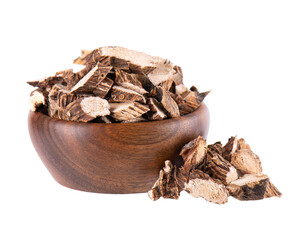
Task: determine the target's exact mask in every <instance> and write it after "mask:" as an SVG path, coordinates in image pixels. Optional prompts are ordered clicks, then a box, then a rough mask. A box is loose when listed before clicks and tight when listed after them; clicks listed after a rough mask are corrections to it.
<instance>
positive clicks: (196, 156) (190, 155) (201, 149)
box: [180, 136, 207, 174]
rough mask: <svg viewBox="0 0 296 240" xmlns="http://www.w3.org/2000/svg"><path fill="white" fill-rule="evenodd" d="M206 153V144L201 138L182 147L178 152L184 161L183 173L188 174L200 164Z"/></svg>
mask: <svg viewBox="0 0 296 240" xmlns="http://www.w3.org/2000/svg"><path fill="white" fill-rule="evenodd" d="M206 153H207V142H206V140H205V139H204V138H203V137H201V136H199V137H198V138H196V139H194V140H192V141H190V142H189V143H187V144H186V145H184V147H183V148H182V150H181V152H180V155H181V156H182V158H183V160H184V166H183V169H184V171H185V173H187V174H188V173H189V172H190V170H192V169H194V168H196V167H198V166H199V165H200V164H202V163H203V160H204V157H205V156H206Z"/></svg>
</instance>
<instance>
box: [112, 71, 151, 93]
mask: <svg viewBox="0 0 296 240" xmlns="http://www.w3.org/2000/svg"><path fill="white" fill-rule="evenodd" d="M115 75H116V78H115V83H116V84H117V85H119V86H122V87H125V88H127V89H131V90H133V91H136V92H138V93H140V94H145V93H147V91H146V90H145V89H144V88H143V85H142V83H141V82H140V81H139V79H138V78H139V75H138V74H131V73H127V72H124V71H122V70H119V69H116V70H115Z"/></svg>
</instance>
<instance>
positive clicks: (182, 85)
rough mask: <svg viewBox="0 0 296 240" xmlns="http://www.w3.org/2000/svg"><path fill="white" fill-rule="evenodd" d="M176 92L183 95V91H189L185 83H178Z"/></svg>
mask: <svg viewBox="0 0 296 240" xmlns="http://www.w3.org/2000/svg"><path fill="white" fill-rule="evenodd" d="M175 89H176V90H175V93H176V94H177V95H181V94H183V93H185V92H187V91H188V88H187V87H186V86H185V85H184V84H179V85H177V86H176V87H175Z"/></svg>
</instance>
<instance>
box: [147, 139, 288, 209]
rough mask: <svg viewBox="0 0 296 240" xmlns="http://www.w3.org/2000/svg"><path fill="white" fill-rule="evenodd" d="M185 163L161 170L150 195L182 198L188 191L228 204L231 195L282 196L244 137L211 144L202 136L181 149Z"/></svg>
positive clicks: (245, 197) (244, 197) (247, 197)
mask: <svg viewBox="0 0 296 240" xmlns="http://www.w3.org/2000/svg"><path fill="white" fill-rule="evenodd" d="M180 155H181V156H182V158H183V161H184V165H183V166H182V167H180V168H177V167H176V166H174V165H173V164H172V163H171V161H170V160H167V161H166V162H165V166H164V167H163V169H162V170H160V173H159V179H158V180H157V181H156V182H155V184H154V186H153V187H152V189H151V190H150V191H149V192H148V196H149V197H150V198H151V199H152V200H157V199H159V198H160V197H163V198H172V199H178V198H179V196H180V192H181V191H183V190H185V191H186V192H188V193H189V194H190V195H191V196H193V197H202V198H204V199H205V200H207V201H209V202H213V203H217V204H224V203H226V202H227V201H228V197H229V196H232V197H234V198H236V199H239V200H259V199H264V198H269V197H273V196H276V197H280V196H281V195H282V194H281V193H280V191H279V190H278V189H277V188H276V187H275V186H274V185H273V184H272V183H271V182H270V180H269V178H268V176H267V175H265V174H263V172H262V166H261V161H260V159H259V157H258V156H257V155H256V154H255V153H253V151H252V150H251V148H250V146H249V145H248V144H247V143H246V142H245V140H244V139H242V138H241V139H238V138H237V137H231V138H230V139H229V140H228V143H227V144H226V145H225V146H222V144H221V143H220V142H216V143H214V144H211V145H208V146H207V143H206V140H205V139H203V138H202V137H198V138H196V139H194V140H192V141H191V142H189V143H187V144H186V145H185V146H184V147H183V148H182V150H181V152H180Z"/></svg>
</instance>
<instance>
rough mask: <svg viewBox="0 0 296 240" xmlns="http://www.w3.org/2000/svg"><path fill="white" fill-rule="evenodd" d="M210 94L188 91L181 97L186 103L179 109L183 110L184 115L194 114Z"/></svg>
mask: <svg viewBox="0 0 296 240" xmlns="http://www.w3.org/2000/svg"><path fill="white" fill-rule="evenodd" d="M208 94H209V91H208V92H204V93H198V92H195V91H186V92H184V93H182V94H181V95H180V96H181V97H182V98H183V100H184V103H182V104H180V106H179V108H181V109H183V114H188V113H190V112H193V111H194V110H196V109H197V108H198V107H199V106H200V104H201V103H202V101H203V100H204V98H205V97H206V96H207V95H208ZM188 111H189V112H188Z"/></svg>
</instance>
